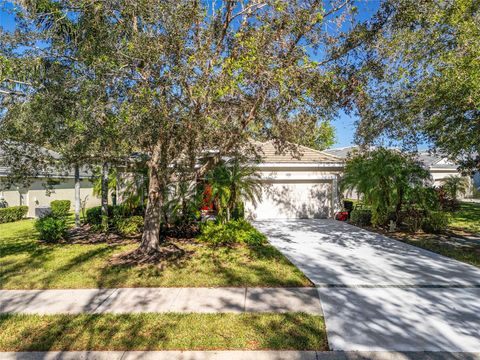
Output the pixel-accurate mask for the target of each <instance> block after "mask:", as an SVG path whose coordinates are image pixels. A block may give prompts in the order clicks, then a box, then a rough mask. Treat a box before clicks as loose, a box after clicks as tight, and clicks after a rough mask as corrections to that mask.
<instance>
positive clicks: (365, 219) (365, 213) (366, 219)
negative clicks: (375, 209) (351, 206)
mask: <svg viewBox="0 0 480 360" xmlns="http://www.w3.org/2000/svg"><path fill="white" fill-rule="evenodd" d="M350 222H351V223H352V224H354V225H358V226H368V225H371V224H372V211H371V210H367V209H355V210H352V212H351V213H350Z"/></svg>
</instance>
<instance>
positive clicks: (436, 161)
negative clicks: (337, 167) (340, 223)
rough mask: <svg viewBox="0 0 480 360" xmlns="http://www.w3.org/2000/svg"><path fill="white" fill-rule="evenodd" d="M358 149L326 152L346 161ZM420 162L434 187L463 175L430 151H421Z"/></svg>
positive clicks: (449, 162)
mask: <svg viewBox="0 0 480 360" xmlns="http://www.w3.org/2000/svg"><path fill="white" fill-rule="evenodd" d="M357 149H358V147H356V146H349V147H342V148H336V149H328V150H325V152H326V153H328V154H331V155H334V156H337V157H339V158H341V159H343V160H345V159H346V158H347V157H348V156H349V154H351V153H352V152H354V151H356V150H357ZM417 157H418V160H419V161H420V162H422V163H423V164H424V165H425V167H426V168H427V169H428V170H429V171H430V174H431V176H432V180H433V184H432V185H434V186H441V185H442V181H443V180H444V179H446V178H447V177H449V176H452V175H453V176H461V174H460V173H459V172H458V170H457V165H456V164H455V163H454V162H452V161H450V160H448V159H447V158H446V157H443V156H440V155H434V154H431V153H430V152H428V151H420V152H418V154H417ZM468 180H469V182H470V183H471V182H472V179H470V178H468ZM349 195H352V196H353V197H356V196H355V194H349ZM469 195H471V191H469V193H468V194H466V196H467V197H468V196H469Z"/></svg>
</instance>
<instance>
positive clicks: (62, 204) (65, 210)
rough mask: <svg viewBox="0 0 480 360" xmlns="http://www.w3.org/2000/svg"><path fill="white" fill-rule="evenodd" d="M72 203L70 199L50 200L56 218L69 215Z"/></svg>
mask: <svg viewBox="0 0 480 360" xmlns="http://www.w3.org/2000/svg"><path fill="white" fill-rule="evenodd" d="M70 205H71V203H70V200H54V201H52V202H50V208H51V209H52V216H53V217H56V218H62V217H66V216H68V214H69V213H70Z"/></svg>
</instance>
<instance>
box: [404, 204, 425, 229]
mask: <svg viewBox="0 0 480 360" xmlns="http://www.w3.org/2000/svg"><path fill="white" fill-rule="evenodd" d="M425 214H426V213H425V211H424V210H419V209H408V210H405V211H402V212H401V218H402V224H403V225H405V226H406V227H407V229H408V231H410V232H414V233H415V232H417V231H418V230H420V229H421V227H422V224H423V220H424V219H425Z"/></svg>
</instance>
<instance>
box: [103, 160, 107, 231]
mask: <svg viewBox="0 0 480 360" xmlns="http://www.w3.org/2000/svg"><path fill="white" fill-rule="evenodd" d="M102 228H103V230H107V229H108V162H106V161H105V162H104V163H103V166H102Z"/></svg>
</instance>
